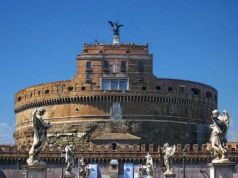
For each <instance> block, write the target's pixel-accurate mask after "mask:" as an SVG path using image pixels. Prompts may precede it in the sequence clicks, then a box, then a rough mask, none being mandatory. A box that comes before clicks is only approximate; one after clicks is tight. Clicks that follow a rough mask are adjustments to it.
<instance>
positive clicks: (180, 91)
mask: <svg viewBox="0 0 238 178" xmlns="http://www.w3.org/2000/svg"><path fill="white" fill-rule="evenodd" d="M184 90H185V87H182V86H180V87H179V93H180V94H182V93H184Z"/></svg>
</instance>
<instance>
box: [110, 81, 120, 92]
mask: <svg viewBox="0 0 238 178" xmlns="http://www.w3.org/2000/svg"><path fill="white" fill-rule="evenodd" d="M111 89H112V90H118V80H112V81H111Z"/></svg>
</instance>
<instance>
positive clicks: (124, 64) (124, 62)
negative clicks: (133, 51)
mask: <svg viewBox="0 0 238 178" xmlns="http://www.w3.org/2000/svg"><path fill="white" fill-rule="evenodd" d="M125 71H126V61H121V72H125Z"/></svg>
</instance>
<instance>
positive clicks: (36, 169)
mask: <svg viewBox="0 0 238 178" xmlns="http://www.w3.org/2000/svg"><path fill="white" fill-rule="evenodd" d="M46 177H47V166H46V164H39V165H38V164H37V165H29V166H27V174H26V178H46Z"/></svg>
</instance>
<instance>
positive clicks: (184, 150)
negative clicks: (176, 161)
mask: <svg viewBox="0 0 238 178" xmlns="http://www.w3.org/2000/svg"><path fill="white" fill-rule="evenodd" d="M182 156H183V178H185V158H186V146H184V148H183V150H182Z"/></svg>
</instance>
